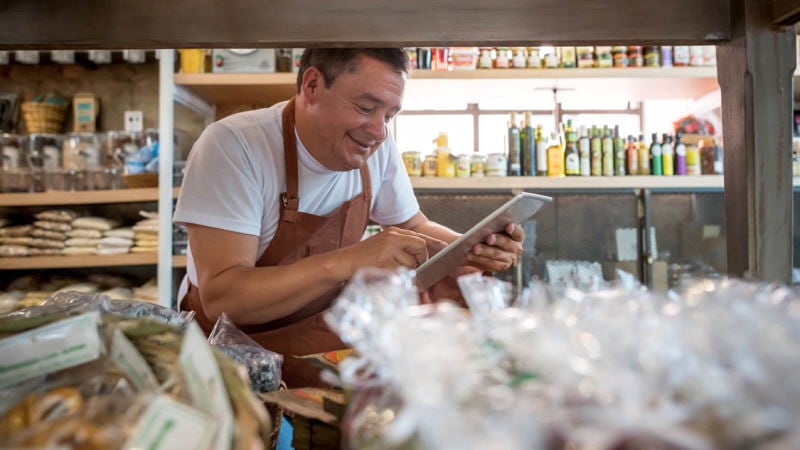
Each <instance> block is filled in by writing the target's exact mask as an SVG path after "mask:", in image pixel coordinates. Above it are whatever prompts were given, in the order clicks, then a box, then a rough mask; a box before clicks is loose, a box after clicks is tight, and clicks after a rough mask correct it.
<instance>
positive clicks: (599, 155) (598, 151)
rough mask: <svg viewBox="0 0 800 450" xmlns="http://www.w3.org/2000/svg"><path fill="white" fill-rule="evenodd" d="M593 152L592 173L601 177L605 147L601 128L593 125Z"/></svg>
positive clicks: (590, 145)
mask: <svg viewBox="0 0 800 450" xmlns="http://www.w3.org/2000/svg"><path fill="white" fill-rule="evenodd" d="M589 147H590V149H591V154H592V175H593V176H597V177H599V176H600V175H602V174H603V147H602V139H601V137H600V129H599V128H597V127H596V126H593V127H592V140H591V141H590V142H589Z"/></svg>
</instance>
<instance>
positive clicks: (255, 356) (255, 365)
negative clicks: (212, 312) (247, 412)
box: [208, 313, 283, 392]
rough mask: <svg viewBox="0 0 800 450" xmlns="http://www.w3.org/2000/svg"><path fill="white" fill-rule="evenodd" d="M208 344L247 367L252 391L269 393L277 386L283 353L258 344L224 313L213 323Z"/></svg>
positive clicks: (279, 379)
mask: <svg viewBox="0 0 800 450" xmlns="http://www.w3.org/2000/svg"><path fill="white" fill-rule="evenodd" d="M208 343H209V344H211V345H212V346H214V347H216V348H218V349H219V350H221V351H222V352H223V353H225V354H226V355H227V356H229V357H230V358H231V359H233V360H234V361H236V362H238V363H239V364H241V365H243V366H245V367H246V368H247V374H248V375H249V376H250V383H251V384H252V386H253V390H254V391H256V392H272V391H277V390H278V388H279V387H280V384H281V365H282V364H283V356H281V355H280V354H278V353H275V352H272V351H269V350H267V349H265V348H264V347H262V346H261V345H259V344H258V342H256V341H254V340H253V339H252V338H250V336H248V335H247V334H245V333H244V332H243V331H242V330H240V329H239V328H237V327H236V324H234V323H233V321H232V320H231V319H230V318H229V317H228V316H227V315H226V314H225V313H223V314H222V315H221V316H220V317H219V319H218V320H217V323H216V324H214V329H213V330H211V334H210V335H209V336H208Z"/></svg>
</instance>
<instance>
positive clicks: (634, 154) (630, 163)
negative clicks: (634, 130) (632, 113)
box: [625, 135, 639, 175]
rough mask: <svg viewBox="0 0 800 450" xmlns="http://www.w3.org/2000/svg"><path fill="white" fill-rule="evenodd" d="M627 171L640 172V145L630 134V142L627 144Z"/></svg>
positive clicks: (630, 173) (629, 173)
mask: <svg viewBox="0 0 800 450" xmlns="http://www.w3.org/2000/svg"><path fill="white" fill-rule="evenodd" d="M625 171H626V172H627V173H628V175H636V174H638V173H639V146H638V145H636V138H635V137H633V136H632V135H630V136H628V144H627V145H626V146H625Z"/></svg>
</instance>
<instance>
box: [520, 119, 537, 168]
mask: <svg viewBox="0 0 800 450" xmlns="http://www.w3.org/2000/svg"><path fill="white" fill-rule="evenodd" d="M520 139H522V175H524V176H526V177H531V176H534V175H536V132H535V131H534V129H533V127H532V126H531V113H530V111H527V112H525V126H524V127H523V128H522V132H521V133H520Z"/></svg>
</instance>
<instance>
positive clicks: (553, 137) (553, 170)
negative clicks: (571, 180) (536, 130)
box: [547, 131, 564, 177]
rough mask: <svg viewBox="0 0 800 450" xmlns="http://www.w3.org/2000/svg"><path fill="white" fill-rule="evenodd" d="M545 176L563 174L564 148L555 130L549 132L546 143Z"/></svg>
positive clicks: (559, 175)
mask: <svg viewBox="0 0 800 450" xmlns="http://www.w3.org/2000/svg"><path fill="white" fill-rule="evenodd" d="M547 176H548V177H563V176H564V150H563V149H562V148H561V142H560V141H559V139H558V134H557V133H556V132H555V131H554V132H552V133H550V141H549V142H548V143H547Z"/></svg>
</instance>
